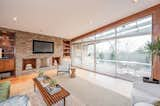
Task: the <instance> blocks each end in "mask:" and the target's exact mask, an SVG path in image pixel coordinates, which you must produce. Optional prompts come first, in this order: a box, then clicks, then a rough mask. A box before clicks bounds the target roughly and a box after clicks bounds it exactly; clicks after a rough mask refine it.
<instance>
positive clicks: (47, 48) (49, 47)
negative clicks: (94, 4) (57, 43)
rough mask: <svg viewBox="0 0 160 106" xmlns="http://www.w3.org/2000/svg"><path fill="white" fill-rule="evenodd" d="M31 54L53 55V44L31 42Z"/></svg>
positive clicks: (37, 41)
mask: <svg viewBox="0 0 160 106" xmlns="http://www.w3.org/2000/svg"><path fill="white" fill-rule="evenodd" d="M32 52H33V53H54V42H48V41H39V40H33V51H32Z"/></svg>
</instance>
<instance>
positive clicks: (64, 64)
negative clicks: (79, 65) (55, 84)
mask: <svg viewBox="0 0 160 106" xmlns="http://www.w3.org/2000/svg"><path fill="white" fill-rule="evenodd" d="M70 67H71V64H70V62H68V61H62V63H61V64H60V65H58V67H57V76H58V73H59V72H65V73H69V74H70Z"/></svg>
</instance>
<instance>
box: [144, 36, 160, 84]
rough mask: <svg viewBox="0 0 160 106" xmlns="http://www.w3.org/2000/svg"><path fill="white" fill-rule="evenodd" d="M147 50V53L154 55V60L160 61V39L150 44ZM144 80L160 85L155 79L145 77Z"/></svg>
mask: <svg viewBox="0 0 160 106" xmlns="http://www.w3.org/2000/svg"><path fill="white" fill-rule="evenodd" d="M145 50H146V52H147V53H149V54H150V55H152V56H153V58H154V59H158V60H157V61H160V38H158V40H157V41H156V42H151V43H148V44H147V45H146V47H145ZM143 80H144V81H146V82H153V83H159V81H158V80H156V79H153V77H151V78H147V77H143ZM147 80H148V81H147Z"/></svg>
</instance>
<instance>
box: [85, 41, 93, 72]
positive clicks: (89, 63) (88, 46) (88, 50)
mask: <svg viewBox="0 0 160 106" xmlns="http://www.w3.org/2000/svg"><path fill="white" fill-rule="evenodd" d="M82 67H83V68H85V69H88V70H90V71H93V70H94V45H93V44H92V43H83V44H82Z"/></svg>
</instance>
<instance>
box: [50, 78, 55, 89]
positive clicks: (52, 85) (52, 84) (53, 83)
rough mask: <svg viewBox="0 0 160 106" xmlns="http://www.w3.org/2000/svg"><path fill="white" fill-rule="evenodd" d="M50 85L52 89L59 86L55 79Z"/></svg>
mask: <svg viewBox="0 0 160 106" xmlns="http://www.w3.org/2000/svg"><path fill="white" fill-rule="evenodd" d="M49 85H50V87H55V86H56V85H57V81H56V80H55V79H52V80H51V81H50V82H49Z"/></svg>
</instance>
